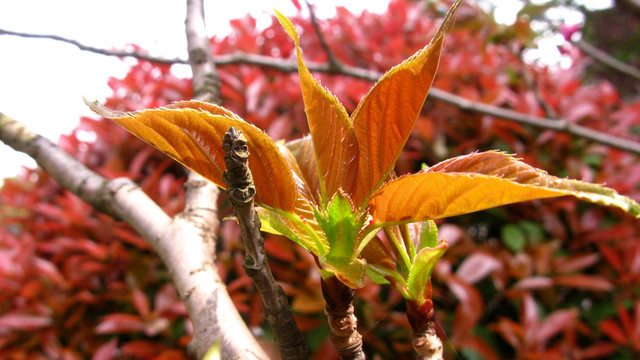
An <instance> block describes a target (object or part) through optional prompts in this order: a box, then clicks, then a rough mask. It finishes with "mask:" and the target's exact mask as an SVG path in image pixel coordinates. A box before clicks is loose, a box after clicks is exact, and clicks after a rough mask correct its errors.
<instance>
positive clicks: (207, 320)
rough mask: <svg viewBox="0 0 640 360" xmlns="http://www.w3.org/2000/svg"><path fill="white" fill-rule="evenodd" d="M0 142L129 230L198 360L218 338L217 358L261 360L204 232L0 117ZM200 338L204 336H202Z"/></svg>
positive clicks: (126, 181) (131, 186) (125, 181)
mask: <svg viewBox="0 0 640 360" xmlns="http://www.w3.org/2000/svg"><path fill="white" fill-rule="evenodd" d="M0 141H2V142H4V143H5V144H7V145H9V146H11V147H12V148H13V149H14V150H17V151H21V152H24V153H26V154H27V155H29V156H31V157H32V158H33V159H34V160H36V162H37V163H38V165H39V166H40V167H42V168H43V169H44V170H45V171H46V172H48V173H49V174H50V175H51V176H52V177H53V178H54V179H56V181H58V182H59V183H60V185H61V186H62V187H64V188H66V189H67V190H69V191H71V192H72V193H74V194H76V195H77V196H78V197H80V198H81V199H82V200H84V201H85V202H87V203H88V204H90V205H91V206H93V207H95V208H96V209H97V210H99V211H102V212H105V213H107V214H111V215H112V216H114V217H116V218H118V219H122V220H124V221H125V222H127V223H128V224H129V225H131V226H132V227H133V228H134V229H135V230H136V231H137V232H138V233H139V234H140V235H141V236H142V237H143V238H144V239H145V240H147V242H148V243H149V244H150V245H151V247H152V248H153V250H154V251H155V252H156V253H157V254H158V255H159V256H160V258H161V259H162V260H163V262H164V264H165V265H166V267H167V269H168V271H169V273H170V274H171V279H172V280H173V283H174V285H175V286H176V289H177V290H178V293H179V294H180V297H181V298H182V299H183V301H184V303H185V306H186V308H187V311H188V313H189V316H190V318H191V320H192V322H193V325H194V328H195V336H194V339H193V340H192V342H191V344H190V347H191V349H192V350H193V353H194V354H195V356H197V357H198V358H202V356H204V354H205V353H206V351H207V350H208V348H209V346H210V345H211V344H212V342H209V340H210V339H212V338H215V339H217V338H219V339H221V343H222V355H223V358H225V359H226V358H234V359H240V358H241V359H245V358H247V359H266V358H267V356H266V355H265V354H264V352H263V350H262V348H261V347H260V345H259V344H258V343H257V342H256V341H255V339H254V337H253V336H252V334H251V332H250V331H249V330H248V329H247V327H246V325H245V323H244V321H243V320H242V318H241V317H240V314H238V312H237V309H236V308H235V306H234V305H233V302H232V301H231V298H230V297H229V294H228V293H227V291H226V288H225V286H224V283H223V282H222V281H221V280H220V278H219V276H218V273H217V270H216V268H215V267H214V266H213V262H212V260H211V252H210V249H209V248H208V246H207V244H206V242H205V241H204V240H203V239H204V238H205V237H206V236H207V234H206V232H207V230H206V229H203V228H200V227H198V226H195V225H194V224H193V223H191V222H190V221H189V220H188V217H186V216H184V215H179V216H176V217H175V218H174V219H171V218H169V216H168V215H167V214H166V213H165V212H164V211H163V210H162V209H161V208H160V207H158V205H156V204H155V203H154V202H153V201H152V200H151V199H150V198H149V197H148V196H147V195H146V194H145V193H144V192H143V191H142V190H141V189H140V188H139V187H138V186H137V185H135V184H134V183H133V182H132V181H131V180H129V179H124V178H121V179H115V180H109V179H106V178H103V177H102V176H100V175H98V174H96V173H94V172H92V171H91V170H89V169H87V168H86V167H85V166H84V165H82V164H81V163H80V162H78V161H77V160H75V159H74V158H72V157H71V156H70V155H69V154H67V153H66V152H64V151H63V150H61V149H60V148H59V147H57V146H56V145H55V144H53V143H52V142H51V141H49V140H48V139H46V138H44V137H42V136H40V135H38V134H36V133H34V132H33V131H31V130H30V129H28V128H27V127H25V126H24V125H23V124H21V123H19V122H17V121H15V120H13V119H11V118H9V117H8V116H5V115H3V114H1V113H0ZM201 334H205V335H204V336H203V335H201Z"/></svg>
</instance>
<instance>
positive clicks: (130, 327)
mask: <svg viewBox="0 0 640 360" xmlns="http://www.w3.org/2000/svg"><path fill="white" fill-rule="evenodd" d="M144 329H145V324H144V322H143V321H142V319H140V317H138V316H136V315H131V314H110V315H106V316H104V317H103V318H102V320H101V321H100V324H98V326H96V328H95V333H96V334H119V333H131V332H142V331H144Z"/></svg>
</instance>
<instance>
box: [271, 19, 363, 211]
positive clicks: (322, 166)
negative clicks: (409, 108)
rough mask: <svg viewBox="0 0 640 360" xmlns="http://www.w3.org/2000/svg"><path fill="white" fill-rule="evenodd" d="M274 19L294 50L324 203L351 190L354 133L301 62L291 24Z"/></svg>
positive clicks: (335, 102)
mask: <svg viewBox="0 0 640 360" xmlns="http://www.w3.org/2000/svg"><path fill="white" fill-rule="evenodd" d="M276 16H277V17H278V20H280V24H282V27H283V28H284V29H285V31H286V32H287V33H288V34H289V36H291V38H292V39H293V41H294V43H295V46H296V54H297V57H298V71H299V73H300V85H301V87H302V97H303V99H304V107H305V112H306V113H307V122H308V123H309V131H310V132H311V138H312V139H313V147H314V149H315V157H316V161H317V166H318V173H319V176H320V185H321V189H322V195H323V198H324V199H325V202H326V201H328V200H329V199H331V198H332V197H333V195H334V194H335V193H336V192H337V191H338V189H340V188H342V189H343V190H344V191H345V192H347V193H351V192H352V190H353V186H354V184H355V179H356V176H355V175H356V172H357V169H358V166H357V161H358V147H357V141H356V138H355V133H354V131H353V127H352V125H351V120H350V119H349V115H348V114H347V111H346V110H345V109H344V107H343V106H342V104H341V103H340V101H338V99H337V98H336V97H335V96H334V95H333V94H331V92H329V90H327V89H326V88H324V87H323V86H322V85H320V84H319V83H318V82H317V81H316V79H314V78H313V76H311V73H310V72H309V69H307V66H306V65H305V63H304V60H303V59H302V50H301V49H300V40H299V38H298V34H297V32H296V29H295V27H294V26H293V24H292V23H291V21H289V19H287V17H286V16H284V15H282V14H280V13H279V12H277V11H276Z"/></svg>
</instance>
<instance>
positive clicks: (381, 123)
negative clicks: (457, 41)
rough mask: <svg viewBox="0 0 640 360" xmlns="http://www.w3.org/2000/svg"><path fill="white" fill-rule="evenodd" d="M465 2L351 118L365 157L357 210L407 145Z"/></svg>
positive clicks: (361, 163)
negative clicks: (449, 31)
mask: <svg viewBox="0 0 640 360" xmlns="http://www.w3.org/2000/svg"><path fill="white" fill-rule="evenodd" d="M461 1H462V0H457V1H456V2H455V3H454V4H453V6H451V9H449V12H448V13H447V15H446V17H445V19H444V21H443V22H442V25H440V28H439V29H438V31H437V32H436V35H435V37H434V38H433V39H432V40H431V42H430V43H429V44H428V45H427V46H426V47H424V48H423V49H422V50H420V51H418V52H417V53H416V54H414V55H413V56H411V57H410V58H408V59H407V60H405V61H403V62H402V63H401V64H399V65H396V66H395V67H393V68H392V69H391V70H389V71H388V72H387V73H386V74H384V76H382V77H381V78H380V80H378V82H377V83H376V85H375V86H374V87H373V88H372V89H371V90H370V91H369V93H368V94H367V95H366V96H365V98H364V99H363V100H362V101H361V102H360V104H359V105H358V107H357V108H356V110H355V111H354V112H353V114H352V115H351V118H352V119H353V126H354V130H355V134H356V138H357V139H358V151H359V154H360V157H359V162H358V180H357V183H356V191H355V194H354V197H353V200H354V204H356V206H359V205H360V204H361V203H362V202H363V201H364V200H366V199H367V198H368V197H369V195H370V194H371V193H372V192H373V191H374V190H375V189H376V188H378V187H379V186H380V185H381V184H382V182H383V181H385V179H386V177H387V176H388V175H389V172H390V171H391V170H392V169H393V166H394V165H395V162H396V160H397V159H398V156H399V155H400V152H401V151H402V148H403V147H404V145H405V143H406V142H407V139H408V138H409V134H411V130H412V129H413V125H414V124H415V121H416V119H417V117H418V114H419V113H420V110H421V109H422V105H423V103H424V100H425V98H426V97H427V93H428V92H429V88H430V87H431V83H432V82H433V78H434V77H435V74H436V70H437V69H438V64H439V62H440V52H441V51H442V44H443V41H444V35H445V32H446V30H447V29H448V28H449V27H450V26H451V24H452V22H453V13H454V12H455V11H456V9H457V8H458V5H460V3H461Z"/></svg>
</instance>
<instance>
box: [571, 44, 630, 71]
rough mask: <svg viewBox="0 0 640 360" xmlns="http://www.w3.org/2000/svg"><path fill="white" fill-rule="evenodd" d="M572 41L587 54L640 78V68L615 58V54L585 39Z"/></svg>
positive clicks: (613, 67)
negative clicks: (608, 52) (612, 54)
mask: <svg viewBox="0 0 640 360" xmlns="http://www.w3.org/2000/svg"><path fill="white" fill-rule="evenodd" d="M572 43H573V44H574V45H576V46H577V47H578V48H579V49H580V50H582V51H584V53H585V54H587V55H589V56H591V57H592V58H594V59H596V60H598V61H600V62H601V63H603V64H605V65H607V66H609V67H610V68H612V69H614V70H617V71H619V72H621V73H623V74H625V75H629V76H631V77H634V78H636V79H638V80H640V69H637V68H635V67H633V66H631V65H629V64H625V63H623V62H622V61H620V60H618V59H616V58H614V57H613V56H611V55H609V54H607V53H606V52H604V51H602V50H600V49H598V48H596V47H595V46H593V45H591V44H589V43H588V42H586V41H584V40H577V41H572Z"/></svg>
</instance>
